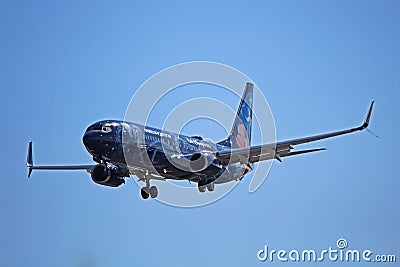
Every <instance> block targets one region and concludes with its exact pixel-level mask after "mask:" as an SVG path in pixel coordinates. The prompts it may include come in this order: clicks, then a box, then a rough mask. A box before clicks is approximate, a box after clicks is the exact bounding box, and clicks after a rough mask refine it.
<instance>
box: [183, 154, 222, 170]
mask: <svg viewBox="0 0 400 267" xmlns="http://www.w3.org/2000/svg"><path fill="white" fill-rule="evenodd" d="M221 169H222V165H221V162H220V161H219V160H218V159H217V158H216V157H215V156H214V155H213V154H212V153H208V152H198V153H194V154H193V155H191V156H190V158H189V170H190V171H191V172H195V173H204V174H208V175H216V174H217V173H219V172H220V171H221Z"/></svg>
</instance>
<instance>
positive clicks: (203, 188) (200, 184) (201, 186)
mask: <svg viewBox="0 0 400 267" xmlns="http://www.w3.org/2000/svg"><path fill="white" fill-rule="evenodd" d="M197 186H198V189H199V192H200V193H204V192H206V184H205V183H204V182H202V181H199V182H198V183H197Z"/></svg>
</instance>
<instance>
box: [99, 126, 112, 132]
mask: <svg viewBox="0 0 400 267" xmlns="http://www.w3.org/2000/svg"><path fill="white" fill-rule="evenodd" d="M101 130H102V131H103V132H105V133H109V132H112V128H111V126H108V125H105V126H103V127H102V128H101Z"/></svg>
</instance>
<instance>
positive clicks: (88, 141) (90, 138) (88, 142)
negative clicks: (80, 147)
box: [82, 131, 95, 149]
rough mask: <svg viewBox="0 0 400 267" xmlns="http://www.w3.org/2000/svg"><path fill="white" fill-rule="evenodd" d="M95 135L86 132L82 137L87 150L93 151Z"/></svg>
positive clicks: (91, 132)
mask: <svg viewBox="0 0 400 267" xmlns="http://www.w3.org/2000/svg"><path fill="white" fill-rule="evenodd" d="M94 136H95V133H94V132H93V131H86V132H85V134H84V135H83V137H82V142H83V144H84V145H85V147H86V148H87V149H91V148H92V146H93V142H94Z"/></svg>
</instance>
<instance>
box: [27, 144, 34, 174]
mask: <svg viewBox="0 0 400 267" xmlns="http://www.w3.org/2000/svg"><path fill="white" fill-rule="evenodd" d="M26 166H27V167H28V178H29V177H30V176H31V173H32V169H33V168H32V167H33V157H32V141H29V144H28V155H27V157H26Z"/></svg>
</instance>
